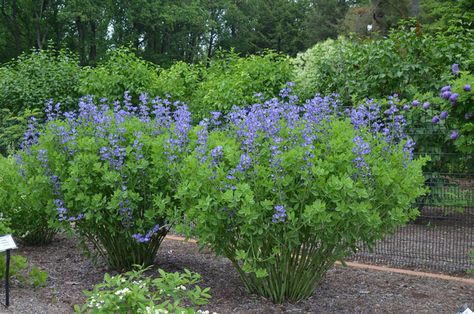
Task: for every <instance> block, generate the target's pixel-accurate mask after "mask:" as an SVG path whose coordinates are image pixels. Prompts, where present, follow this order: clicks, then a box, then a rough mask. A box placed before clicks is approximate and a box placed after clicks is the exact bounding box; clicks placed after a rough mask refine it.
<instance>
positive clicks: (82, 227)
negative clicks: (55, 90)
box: [28, 93, 191, 270]
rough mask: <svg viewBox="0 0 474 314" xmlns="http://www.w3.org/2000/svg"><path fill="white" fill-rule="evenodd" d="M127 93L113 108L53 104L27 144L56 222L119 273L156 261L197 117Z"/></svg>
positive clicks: (84, 103) (166, 103)
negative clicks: (133, 99) (135, 99)
mask: <svg viewBox="0 0 474 314" xmlns="http://www.w3.org/2000/svg"><path fill="white" fill-rule="evenodd" d="M124 98H125V100H124V102H123V103H120V102H114V103H113V106H112V107H111V106H109V105H108V104H106V102H105V100H103V101H102V102H101V103H100V104H95V103H94V102H93V100H92V99H91V98H83V99H82V100H81V101H80V103H79V110H78V111H73V112H64V113H62V112H61V111H60V108H59V106H52V105H51V106H49V107H48V108H47V110H46V111H47V116H48V122H47V123H46V125H45V126H44V128H42V129H41V130H40V135H39V137H38V138H36V139H35V142H34V143H33V144H32V145H31V146H30V147H29V148H28V149H29V150H31V151H34V152H35V154H36V156H37V158H36V160H37V162H36V163H37V164H39V165H40V167H41V169H43V171H44V173H45V174H46V175H47V176H48V179H49V180H50V187H51V191H52V194H53V198H52V202H53V203H54V205H55V211H56V213H55V216H56V220H57V221H58V222H60V223H62V225H63V226H64V225H66V226H69V227H71V228H73V229H74V230H75V231H77V233H78V234H79V235H80V236H81V238H82V239H85V240H88V241H90V243H92V245H93V247H94V249H95V251H96V252H97V253H98V254H99V255H101V256H102V257H103V258H105V260H106V261H107V262H108V264H109V266H110V267H111V268H113V269H117V270H126V269H130V268H131V267H132V266H133V265H135V264H151V263H152V262H153V259H154V257H155V255H156V252H157V250H158V248H159V246H160V244H161V242H162V240H163V238H164V236H165V235H166V233H167V232H168V230H169V228H170V226H171V224H172V223H173V220H174V218H175V217H176V216H178V214H177V211H176V207H175V203H174V198H173V194H174V188H175V186H176V173H177V171H178V169H179V165H180V160H181V159H182V156H183V155H184V154H186V153H187V150H188V148H187V145H188V142H189V140H188V131H189V130H190V119H191V118H190V113H189V111H188V110H187V107H186V106H185V105H181V104H179V103H174V104H171V103H170V102H169V101H168V100H166V99H164V100H163V99H159V98H156V99H152V100H150V99H148V98H147V96H146V95H142V96H141V97H140V104H139V105H136V106H135V105H133V104H132V103H131V99H130V97H129V95H128V94H127V93H126V94H125V97H124Z"/></svg>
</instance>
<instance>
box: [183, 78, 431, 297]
mask: <svg viewBox="0 0 474 314" xmlns="http://www.w3.org/2000/svg"><path fill="white" fill-rule="evenodd" d="M290 87H291V86H289V87H288V88H286V89H285V90H283V91H282V92H281V94H280V96H281V100H279V99H276V98H275V99H271V100H268V101H266V102H264V103H260V104H255V105H252V106H250V107H249V108H247V109H238V108H236V109H235V110H234V111H232V112H231V113H230V114H228V115H227V116H226V117H225V120H226V121H227V123H226V124H222V123H221V120H218V119H212V120H210V121H207V122H206V121H203V122H202V123H201V125H200V130H199V131H198V134H197V139H196V149H195V154H193V155H190V156H188V157H187V160H186V162H185V163H184V166H183V168H182V169H181V171H182V183H181V185H180V188H179V189H178V192H177V197H178V198H179V199H180V200H181V202H182V207H183V208H187V209H188V210H187V211H186V214H187V215H186V217H187V219H189V224H190V225H191V226H192V228H185V227H184V230H186V231H187V232H188V233H189V234H192V233H194V234H195V235H197V236H198V237H199V241H200V243H201V244H208V245H210V246H211V248H212V249H213V250H215V252H216V253H218V254H222V255H225V256H226V257H227V258H229V259H230V261H231V262H232V263H233V265H234V266H235V268H236V269H237V271H238V273H239V274H240V276H241V278H242V280H243V282H244V284H245V286H246V287H247V289H248V290H249V291H250V292H252V293H257V294H259V295H262V296H264V297H267V298H270V299H272V300H273V301H275V302H283V301H285V300H291V301H297V300H299V299H302V298H306V297H308V296H310V295H311V294H312V292H313V291H314V289H315V284H316V283H318V282H319V281H320V280H321V278H322V277H323V276H324V274H325V273H326V271H327V270H328V269H329V268H330V267H332V266H333V264H334V262H335V261H336V260H341V261H344V259H345V258H346V257H347V255H348V254H350V252H352V251H355V250H356V249H357V247H358V245H360V244H362V243H364V244H367V245H369V246H371V245H373V244H374V243H375V241H376V240H378V239H381V238H382V237H383V236H384V235H385V234H387V233H389V232H392V231H393V230H395V228H396V227H397V226H399V225H401V224H403V223H406V222H407V221H408V220H409V219H410V218H413V217H415V216H416V214H417V211H416V209H413V208H412V207H411V205H412V202H413V201H414V200H415V198H416V197H417V196H419V195H421V194H423V193H424V188H423V176H422V172H421V167H422V165H423V163H424V161H423V160H414V159H412V149H413V145H414V143H413V141H412V140H410V139H409V138H407V137H406V136H405V134H404V133H403V128H404V125H405V120H404V118H403V116H402V115H400V113H399V111H398V108H397V107H396V106H391V107H390V108H389V109H388V110H381V107H380V106H379V105H377V104H375V103H372V102H370V101H368V102H367V103H366V104H362V105H361V106H359V107H358V108H356V109H352V110H348V111H347V113H343V112H340V110H339V109H338V101H337V99H336V98H335V97H324V98H323V97H320V96H316V97H315V98H313V99H310V100H308V101H306V102H305V103H303V104H302V105H297V98H296V97H295V96H293V95H291V93H290V92H291V89H290ZM218 116H219V115H218V114H215V117H214V118H216V117H218ZM408 174H409V175H408Z"/></svg>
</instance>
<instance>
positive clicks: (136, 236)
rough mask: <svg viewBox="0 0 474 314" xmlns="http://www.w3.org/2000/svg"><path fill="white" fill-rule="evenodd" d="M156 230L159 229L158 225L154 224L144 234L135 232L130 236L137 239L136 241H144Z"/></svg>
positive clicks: (149, 238) (147, 240)
mask: <svg viewBox="0 0 474 314" xmlns="http://www.w3.org/2000/svg"><path fill="white" fill-rule="evenodd" d="M158 231H160V225H155V226H154V227H153V228H152V229H151V230H149V231H148V232H147V233H146V234H145V235H142V234H140V233H135V234H133V235H132V237H133V238H134V239H135V241H137V242H138V243H146V242H150V240H151V238H152V237H153V235H154V234H156V233H157V232H158Z"/></svg>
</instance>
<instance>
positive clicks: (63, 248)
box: [0, 236, 474, 314]
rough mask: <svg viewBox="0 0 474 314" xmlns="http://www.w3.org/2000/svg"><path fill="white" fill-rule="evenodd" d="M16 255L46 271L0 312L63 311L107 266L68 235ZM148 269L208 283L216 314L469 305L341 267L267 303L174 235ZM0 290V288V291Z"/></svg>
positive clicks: (452, 286)
mask: <svg viewBox="0 0 474 314" xmlns="http://www.w3.org/2000/svg"><path fill="white" fill-rule="evenodd" d="M19 253H21V254H23V255H25V256H26V257H27V258H28V259H29V261H30V263H31V264H34V265H37V266H38V267H40V268H41V269H45V270H47V271H48V273H49V279H48V282H47V284H46V287H43V288H39V289H33V288H31V287H26V286H22V285H21V284H19V283H17V282H13V287H12V294H11V303H12V305H11V306H10V308H9V309H5V308H3V307H1V306H0V313H9V314H10V313H19V314H29V313H34V314H41V313H48V314H55V313H61V314H63V313H71V312H72V306H73V305H74V304H79V303H82V302H83V301H84V296H83V294H82V291H83V290H84V289H91V288H92V287H93V285H94V284H96V283H99V282H101V281H102V278H103V275H104V273H105V272H106V271H107V269H106V268H105V267H103V266H96V265H93V264H92V263H91V262H90V261H89V260H88V259H87V258H85V257H83V256H82V255H81V253H80V250H79V249H78V248H77V247H76V245H75V242H74V239H70V238H67V237H64V236H59V237H58V238H57V239H56V240H55V241H54V243H53V244H52V245H49V246H45V247H28V248H26V247H24V248H21V249H20V250H19ZM156 266H157V267H160V268H163V269H164V270H166V271H177V270H182V269H184V268H188V269H189V270H191V271H194V272H197V273H199V274H201V275H202V277H203V281H202V282H201V284H200V286H201V287H211V294H212V296H213V297H212V299H211V301H210V303H209V304H208V305H207V306H206V307H205V309H208V310H210V311H211V312H213V311H214V312H217V313H456V311H457V309H458V308H460V307H461V306H462V305H463V304H465V303H468V304H469V305H470V308H471V309H473V308H474V285H473V284H469V283H463V282H459V281H451V280H443V279H434V278H425V277H417V276H410V275H405V274H396V273H389V272H384V271H374V270H366V269H357V268H351V267H348V268H345V267H342V266H336V267H334V268H333V269H331V270H330V271H329V272H328V274H327V275H326V277H325V279H324V280H323V282H322V283H321V284H320V285H319V286H318V288H317V289H316V292H315V293H314V295H313V296H312V297H311V298H310V299H308V300H305V301H301V302H298V303H296V304H289V303H287V304H283V305H275V304H273V303H272V302H270V301H268V300H265V299H262V298H260V297H257V296H254V295H250V294H248V293H247V292H246V291H245V289H244V287H243V285H242V284H241V282H240V280H239V278H238V276H237V273H236V272H235V270H234V269H233V268H232V265H231V264H230V263H229V262H228V261H227V260H226V259H225V258H221V257H215V256H214V255H213V254H212V253H209V252H199V251H198V249H197V246H196V245H195V244H194V243H183V242H180V241H175V240H165V241H164V242H163V245H162V247H161V249H160V251H159V253H158V255H157V260H156ZM3 288H4V287H3V285H0V292H1V293H2V295H3V291H4V290H3ZM0 300H1V302H3V301H4V300H3V297H2V298H1V299H0Z"/></svg>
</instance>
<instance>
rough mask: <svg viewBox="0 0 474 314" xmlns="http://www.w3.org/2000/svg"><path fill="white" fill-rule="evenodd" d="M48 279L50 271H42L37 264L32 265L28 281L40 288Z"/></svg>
mask: <svg viewBox="0 0 474 314" xmlns="http://www.w3.org/2000/svg"><path fill="white" fill-rule="evenodd" d="M46 280H48V273H47V272H45V271H42V270H41V269H39V268H38V267H37V266H33V267H31V270H30V272H29V274H28V281H29V283H30V284H31V285H32V286H33V287H34V288H39V287H41V286H43V285H44V284H45V283H46Z"/></svg>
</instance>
